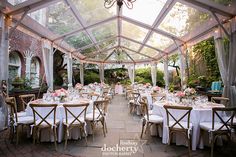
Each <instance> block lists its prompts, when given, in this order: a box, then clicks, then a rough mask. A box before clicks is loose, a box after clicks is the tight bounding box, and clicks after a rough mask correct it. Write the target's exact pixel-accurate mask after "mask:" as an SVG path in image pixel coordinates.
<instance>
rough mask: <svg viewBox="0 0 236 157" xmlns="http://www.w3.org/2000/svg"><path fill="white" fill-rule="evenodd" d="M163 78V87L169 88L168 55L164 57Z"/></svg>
mask: <svg viewBox="0 0 236 157" xmlns="http://www.w3.org/2000/svg"><path fill="white" fill-rule="evenodd" d="M164 80H165V89H168V88H169V72H168V57H167V56H166V57H164Z"/></svg>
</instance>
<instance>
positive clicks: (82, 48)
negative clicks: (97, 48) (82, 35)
mask: <svg viewBox="0 0 236 157" xmlns="http://www.w3.org/2000/svg"><path fill="white" fill-rule="evenodd" d="M115 38H117V36H113V37H110V38H106V39H103V40H100V41H97V42H96V43H92V44H89V45H86V46H83V47H81V48H78V49H76V50H75V51H73V52H78V51H79V50H84V49H87V48H90V47H92V46H94V45H98V44H101V43H103V42H106V41H109V40H112V39H115ZM101 51H102V50H101Z"/></svg>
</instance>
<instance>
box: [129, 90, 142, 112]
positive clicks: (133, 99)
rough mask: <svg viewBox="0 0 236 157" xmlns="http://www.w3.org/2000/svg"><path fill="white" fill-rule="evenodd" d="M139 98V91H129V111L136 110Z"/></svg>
mask: <svg viewBox="0 0 236 157" xmlns="http://www.w3.org/2000/svg"><path fill="white" fill-rule="evenodd" d="M139 99H140V93H138V92H132V93H131V100H130V101H129V105H130V113H134V112H135V111H137V108H138V106H140V105H139V102H138V101H139Z"/></svg>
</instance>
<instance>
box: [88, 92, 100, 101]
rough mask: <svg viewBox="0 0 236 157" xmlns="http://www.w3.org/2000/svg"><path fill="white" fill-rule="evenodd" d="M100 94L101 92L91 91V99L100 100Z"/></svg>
mask: <svg viewBox="0 0 236 157" xmlns="http://www.w3.org/2000/svg"><path fill="white" fill-rule="evenodd" d="M99 96H100V94H99V93H95V92H91V93H89V99H93V101H96V100H98V98H99Z"/></svg>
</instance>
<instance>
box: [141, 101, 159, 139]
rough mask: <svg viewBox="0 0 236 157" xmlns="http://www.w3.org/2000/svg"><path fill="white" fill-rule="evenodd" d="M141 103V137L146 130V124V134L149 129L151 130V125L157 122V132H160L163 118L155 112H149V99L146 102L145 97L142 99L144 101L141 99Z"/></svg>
mask: <svg viewBox="0 0 236 157" xmlns="http://www.w3.org/2000/svg"><path fill="white" fill-rule="evenodd" d="M139 103H140V105H141V112H142V115H143V118H142V131H141V138H142V137H143V132H144V128H145V126H146V130H145V134H146V132H147V130H150V127H151V125H153V124H156V127H157V133H158V126H162V124H163V118H162V117H160V116H158V115H153V114H150V113H149V109H148V104H147V101H146V102H145V99H142V101H140V102H139Z"/></svg>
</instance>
